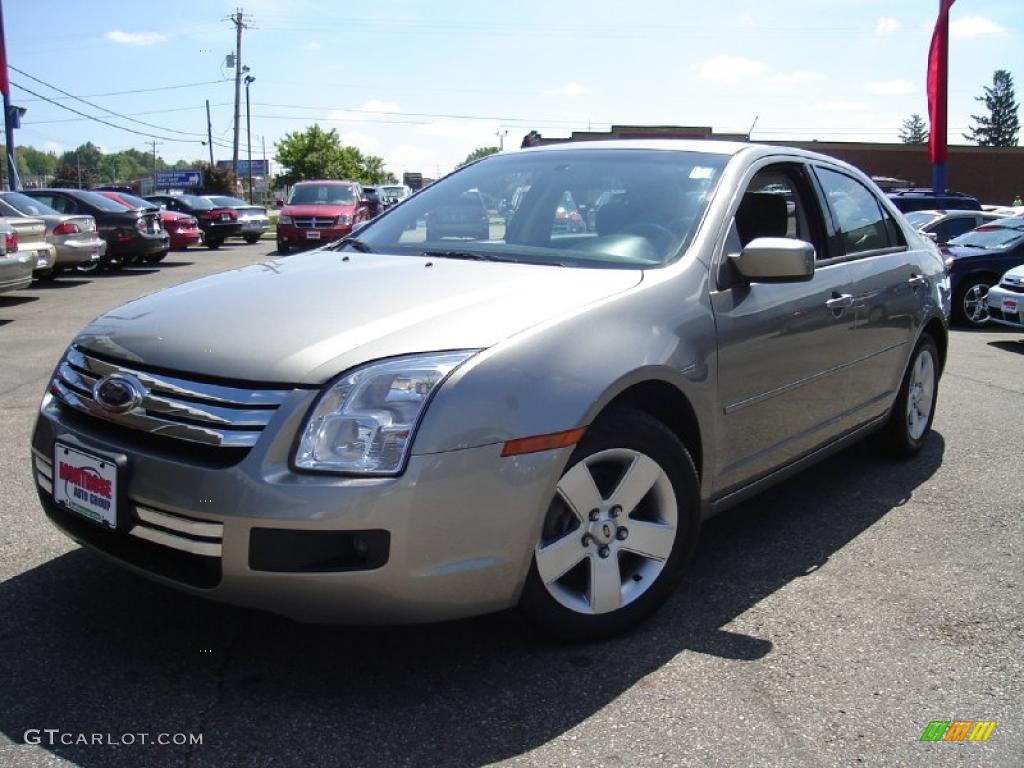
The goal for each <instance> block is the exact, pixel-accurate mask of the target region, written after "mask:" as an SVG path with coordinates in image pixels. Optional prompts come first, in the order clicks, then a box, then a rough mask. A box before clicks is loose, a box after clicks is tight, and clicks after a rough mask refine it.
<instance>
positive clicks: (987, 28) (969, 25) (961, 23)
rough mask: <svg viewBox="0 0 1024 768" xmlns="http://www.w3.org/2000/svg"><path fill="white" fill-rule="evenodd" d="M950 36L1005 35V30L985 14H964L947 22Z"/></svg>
mask: <svg viewBox="0 0 1024 768" xmlns="http://www.w3.org/2000/svg"><path fill="white" fill-rule="evenodd" d="M949 34H950V35H951V36H952V37H958V38H971V37H989V36H993V35H1005V34H1006V30H1005V29H1004V28H1003V27H1001V26H999V25H998V24H996V23H995V22H994V21H992V19H989V18H987V17H985V16H964V17H963V18H960V19H954V20H953V21H951V22H949Z"/></svg>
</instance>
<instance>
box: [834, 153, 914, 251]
mask: <svg viewBox="0 0 1024 768" xmlns="http://www.w3.org/2000/svg"><path fill="white" fill-rule="evenodd" d="M815 171H816V173H817V175H818V180H819V181H820V182H821V188H822V191H823V192H824V193H825V198H826V200H827V201H828V205H829V208H831V210H832V216H833V218H834V221H835V226H836V229H837V231H838V232H837V234H838V235H839V240H840V242H841V243H842V246H843V250H844V251H845V252H846V253H848V254H849V253H861V252H864V251H874V250H877V249H880V248H889V247H890V246H897V245H903V243H902V242H900V241H901V240H902V237H900V236H899V228H898V227H897V226H896V223H895V222H893V221H892V220H891V218H890V217H889V215H888V214H887V213H886V212H885V209H884V208H883V207H882V205H881V204H880V203H879V202H878V199H877V198H876V197H875V196H874V194H873V193H872V192H871V190H869V189H868V188H867V187H865V186H864V185H863V184H861V183H860V182H859V181H857V180H856V179H854V178H851V177H850V176H847V175H846V174H845V173H839V172H838V171H833V170H829V169H828V168H816V169H815Z"/></svg>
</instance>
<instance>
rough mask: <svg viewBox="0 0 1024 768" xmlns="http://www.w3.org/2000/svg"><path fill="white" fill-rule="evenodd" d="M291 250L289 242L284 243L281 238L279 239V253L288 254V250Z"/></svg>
mask: <svg viewBox="0 0 1024 768" xmlns="http://www.w3.org/2000/svg"><path fill="white" fill-rule="evenodd" d="M290 250H291V248H290V247H289V246H288V244H287V243H282V242H281V241H280V240H278V241H277V252H278V253H279V254H281V255H282V256H286V255H288V251H290Z"/></svg>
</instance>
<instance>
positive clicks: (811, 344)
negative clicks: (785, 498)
mask: <svg viewBox="0 0 1024 768" xmlns="http://www.w3.org/2000/svg"><path fill="white" fill-rule="evenodd" d="M830 226H831V225H830V222H827V221H826V219H825V217H824V215H823V211H822V208H821V205H820V203H819V198H818V196H817V194H816V193H815V191H814V187H813V185H812V182H811V178H810V174H809V171H808V169H807V167H806V166H805V165H804V164H803V163H799V162H791V163H775V164H771V165H767V166H765V167H763V168H761V169H759V170H757V172H756V174H755V175H754V176H753V177H752V178H751V180H750V182H749V183H748V185H747V187H746V192H745V194H744V195H743V197H742V198H741V200H740V202H739V204H738V207H737V210H736V214H735V216H734V219H733V223H732V224H731V226H730V228H729V232H728V235H727V238H726V242H725V246H724V248H723V255H722V259H721V263H720V264H719V266H718V274H717V276H716V277H717V280H718V284H717V290H715V291H713V292H712V295H711V301H712V307H713V310H714V313H715V321H716V324H717V336H718V395H719V403H718V405H719V408H720V409H721V410H720V412H719V419H718V424H719V429H718V435H717V441H716V462H715V465H716V482H715V486H716V491H718V492H724V491H727V490H729V489H730V488H734V487H736V486H739V485H743V484H746V483H748V482H750V481H751V480H753V479H756V478H757V477H759V476H761V475H764V474H766V473H768V472H769V471H771V470H772V469H774V468H776V467H778V466H780V465H783V464H785V463H787V462H789V461H791V460H793V459H795V458H797V457H799V456H800V455H802V454H804V453H807V452H808V451H810V450H812V449H813V448H815V447H816V446H818V445H820V444H821V443H823V442H826V441H828V440H829V439H831V438H833V437H834V436H835V435H836V434H838V432H840V431H842V430H843V429H845V428H847V426H848V425H847V420H846V419H845V418H844V417H843V411H844V410H845V403H846V399H847V397H848V394H849V393H848V383H847V381H846V372H847V371H846V369H847V367H848V365H849V363H850V361H851V358H852V351H851V334H852V332H853V329H854V317H855V309H854V299H853V296H854V294H855V293H856V291H855V287H856V280H855V277H854V267H853V266H852V265H851V264H849V263H846V262H843V261H841V260H839V261H837V260H835V259H832V258H830V257H831V256H832V254H831V252H830V250H829V248H830V241H829V235H830ZM757 237H792V238H796V239H800V240H805V241H807V242H810V243H811V244H812V245H814V247H815V252H816V255H817V258H818V260H819V261H820V262H821V264H820V266H817V268H816V270H815V274H814V277H813V279H811V280H809V281H807V282H791V283H751V282H748V281H746V280H744V279H742V278H741V277H739V276H738V273H735V270H733V268H732V266H731V264H729V262H728V259H727V255H728V254H729V253H737V252H738V251H739V250H740V249H742V247H743V246H744V245H746V244H747V243H749V242H750V241H751V240H753V239H755V238H757Z"/></svg>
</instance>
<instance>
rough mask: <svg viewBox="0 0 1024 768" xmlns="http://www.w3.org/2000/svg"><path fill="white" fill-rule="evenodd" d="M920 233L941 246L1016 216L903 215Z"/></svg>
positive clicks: (993, 213)
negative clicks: (974, 230) (979, 228)
mask: <svg viewBox="0 0 1024 768" xmlns="http://www.w3.org/2000/svg"><path fill="white" fill-rule="evenodd" d="M903 215H904V216H906V217H907V221H909V222H910V225H911V226H912V227H913V228H914V229H916V230H917V231H918V232H920V233H921V234H924V235H928V237H930V238H931V239H932V240H934V241H935V242H936V243H938V244H939V245H944V244H946V243H948V242H949V241H950V240H952V239H953V238H954V237H959V236H960V235H963V234H966V233H967V232H970V231H971V230H972V229H976V228H978V227H980V226H981V225H982V224H988V223H989V222H991V221H995V220H996V219H1005V218H1008V217H1010V216H1013V215H1014V214H1013V213H1012V212H1010V213H1004V212H1002V211H936V210H932V211H911V212H910V213H905V214H903Z"/></svg>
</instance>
